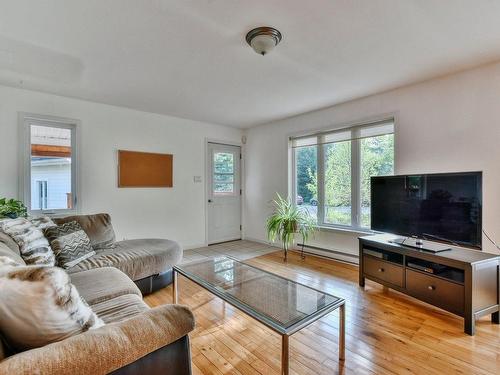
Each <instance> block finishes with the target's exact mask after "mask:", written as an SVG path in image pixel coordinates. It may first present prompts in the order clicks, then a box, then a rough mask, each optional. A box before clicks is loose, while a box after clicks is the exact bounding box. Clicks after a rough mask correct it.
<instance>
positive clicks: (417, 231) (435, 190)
mask: <svg viewBox="0 0 500 375" xmlns="http://www.w3.org/2000/svg"><path fill="white" fill-rule="evenodd" d="M481 185H482V173H481V172H467V173H442V174H422V175H406V176H380V177H372V178H371V228H372V230H375V231H379V232H388V233H393V234H397V235H402V236H416V237H419V238H423V239H428V240H431V241H438V242H447V243H451V244H455V245H459V246H468V247H473V248H478V249H481V238H482V234H481V231H482V227H481V218H482V187H481Z"/></svg>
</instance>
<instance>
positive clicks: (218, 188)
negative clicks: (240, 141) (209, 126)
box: [213, 152, 234, 194]
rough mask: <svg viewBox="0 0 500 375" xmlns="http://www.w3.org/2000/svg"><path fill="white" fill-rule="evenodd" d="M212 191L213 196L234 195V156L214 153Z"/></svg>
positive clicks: (227, 153)
mask: <svg viewBox="0 0 500 375" xmlns="http://www.w3.org/2000/svg"><path fill="white" fill-rule="evenodd" d="M213 166H214V170H213V185H214V186H213V191H214V194H233V193H234V154H232V153H230V152H215V153H214V163H213Z"/></svg>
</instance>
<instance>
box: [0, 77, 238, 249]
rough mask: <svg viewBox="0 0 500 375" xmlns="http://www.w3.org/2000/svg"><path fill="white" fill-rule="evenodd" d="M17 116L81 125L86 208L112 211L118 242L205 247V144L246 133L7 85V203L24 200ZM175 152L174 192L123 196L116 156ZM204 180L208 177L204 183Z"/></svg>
mask: <svg viewBox="0 0 500 375" xmlns="http://www.w3.org/2000/svg"><path fill="white" fill-rule="evenodd" d="M18 112H30V113H36V114H43V115H51V116H60V117H67V118H73V119H78V120H81V124H82V125H81V129H80V130H81V132H80V134H81V139H80V141H81V142H80V145H81V147H80V157H81V158H80V161H81V162H80V171H81V173H80V174H81V191H80V200H79V203H80V208H81V211H82V213H96V212H109V213H110V214H111V216H112V220H113V225H114V227H115V230H116V233H117V237H118V238H119V239H122V238H124V237H126V238H139V237H161V238H170V239H173V240H177V241H179V242H180V243H181V244H182V245H184V246H185V247H191V246H196V245H200V244H203V243H204V242H205V213H204V211H205V184H204V182H203V183H194V182H193V176H204V175H205V139H206V137H208V138H211V139H217V140H225V141H230V142H239V141H240V139H241V130H239V129H232V128H228V127H224V126H219V125H211V124H207V123H201V122H195V121H189V120H184V119H179V118H174V117H169V116H162V115H157V114H151V113H145V112H139V111H134V110H129V109H126V108H121V107H114V106H108V105H104V104H97V103H91V102H86V101H82V100H76V99H71V98H64V97H59V96H55V95H49V94H43V93H39V92H34V91H28V90H21V89H15V88H9V87H3V86H0V196H7V197H17V196H18V149H19V142H18V118H17V116H18ZM118 149H126V150H135V151H150V152H164V153H172V154H173V155H174V187H173V188H170V189H166V188H162V189H123V188H122V189H118V188H117V167H116V163H117V150H118ZM203 181H204V178H203Z"/></svg>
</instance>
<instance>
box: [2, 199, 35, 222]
mask: <svg viewBox="0 0 500 375" xmlns="http://www.w3.org/2000/svg"><path fill="white" fill-rule="evenodd" d="M27 216H28V210H27V209H26V206H25V205H24V203H23V202H21V201H20V200H17V199H7V198H1V199H0V217H10V218H12V219H15V218H16V217H27Z"/></svg>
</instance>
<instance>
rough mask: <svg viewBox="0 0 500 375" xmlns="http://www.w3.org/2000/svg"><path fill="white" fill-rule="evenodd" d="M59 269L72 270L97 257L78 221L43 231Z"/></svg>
mask: <svg viewBox="0 0 500 375" xmlns="http://www.w3.org/2000/svg"><path fill="white" fill-rule="evenodd" d="M43 234H44V235H45V237H47V239H48V240H49V242H50V246H51V247H52V250H53V251H54V255H55V256H56V261H57V264H58V266H59V267H62V268H71V267H74V266H75V265H76V264H78V263H80V262H81V261H82V260H85V259H87V258H90V257H91V256H92V255H95V251H94V249H93V248H92V246H91V245H90V239H89V236H87V233H85V231H84V230H83V229H82V227H81V225H80V224H78V223H77V222H76V221H70V222H69V223H64V224H62V225H59V226H56V227H50V228H46V229H44V230H43Z"/></svg>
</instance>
